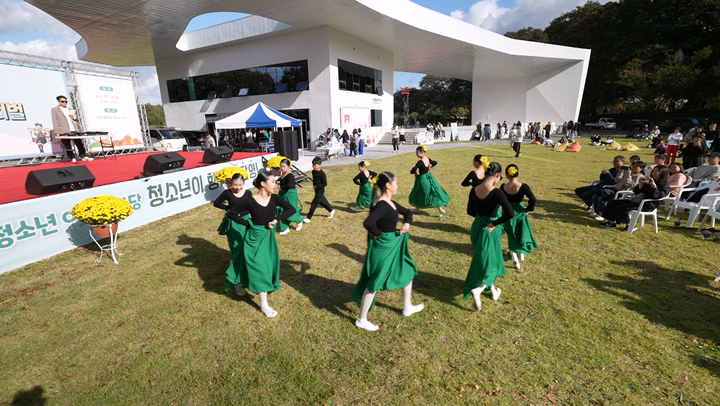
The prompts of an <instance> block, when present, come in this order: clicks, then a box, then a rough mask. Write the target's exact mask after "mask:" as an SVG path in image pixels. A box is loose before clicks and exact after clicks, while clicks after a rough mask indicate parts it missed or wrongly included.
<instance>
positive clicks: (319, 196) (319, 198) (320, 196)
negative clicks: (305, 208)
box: [307, 192, 333, 219]
mask: <svg viewBox="0 0 720 406" xmlns="http://www.w3.org/2000/svg"><path fill="white" fill-rule="evenodd" d="M318 205H320V206H322V207H323V208H324V209H325V210H327V211H332V210H333V208H332V206H330V203H328V201H327V199H326V198H325V192H320V193H318V192H315V197H313V200H312V203H310V211H309V212H308V215H307V218H308V219H311V218H312V216H313V214H314V213H315V209H317V207H318Z"/></svg>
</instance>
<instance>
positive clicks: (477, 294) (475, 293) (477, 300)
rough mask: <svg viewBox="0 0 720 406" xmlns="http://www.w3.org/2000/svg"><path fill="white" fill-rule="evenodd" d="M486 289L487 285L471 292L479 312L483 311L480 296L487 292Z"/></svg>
mask: <svg viewBox="0 0 720 406" xmlns="http://www.w3.org/2000/svg"><path fill="white" fill-rule="evenodd" d="M486 287H487V285H482V286H480V287H477V288H475V289H473V290H471V291H470V293H472V295H473V300H474V301H475V307H476V308H477V309H478V310H480V309H482V303H481V302H480V294H481V293H482V292H483V290H485V288H486Z"/></svg>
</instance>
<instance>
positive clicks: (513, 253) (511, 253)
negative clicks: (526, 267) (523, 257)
mask: <svg viewBox="0 0 720 406" xmlns="http://www.w3.org/2000/svg"><path fill="white" fill-rule="evenodd" d="M510 256H512V260H513V262H514V263H515V268H517V269H520V260H518V254H517V253H516V252H515V251H510Z"/></svg>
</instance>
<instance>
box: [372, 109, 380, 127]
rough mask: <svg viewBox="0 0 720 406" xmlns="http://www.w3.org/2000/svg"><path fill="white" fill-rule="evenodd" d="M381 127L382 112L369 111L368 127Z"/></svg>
mask: <svg viewBox="0 0 720 406" xmlns="http://www.w3.org/2000/svg"><path fill="white" fill-rule="evenodd" d="M381 126H382V110H370V127H381Z"/></svg>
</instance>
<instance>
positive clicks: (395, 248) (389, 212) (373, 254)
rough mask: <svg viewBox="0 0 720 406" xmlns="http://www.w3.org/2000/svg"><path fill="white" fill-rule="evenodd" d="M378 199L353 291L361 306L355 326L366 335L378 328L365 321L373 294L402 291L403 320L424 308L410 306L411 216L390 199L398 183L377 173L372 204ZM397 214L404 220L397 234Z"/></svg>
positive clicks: (412, 263) (414, 272) (368, 222)
mask: <svg viewBox="0 0 720 406" xmlns="http://www.w3.org/2000/svg"><path fill="white" fill-rule="evenodd" d="M378 191H380V197H379V198H378V199H377V202H376V203H374V204H373V205H371V206H370V214H369V215H368V217H367V219H365V222H364V223H363V225H364V226H365V228H366V229H367V230H368V248H367V254H366V255H365V264H364V265H363V269H362V273H361V274H360V280H359V281H358V283H357V285H355V288H354V289H353V291H352V296H353V298H354V299H355V302H356V303H357V304H358V306H360V315H359V316H358V318H357V320H355V325H356V326H357V327H360V328H362V329H365V330H368V331H375V330H377V329H378V326H377V325H375V324H373V323H371V322H370V321H368V319H367V314H368V312H369V311H370V309H372V307H373V305H374V304H375V293H376V292H377V291H379V290H394V289H400V288H402V290H403V302H404V307H403V311H402V313H403V316H410V315H412V314H414V313H417V312H419V311H421V310H422V309H423V308H424V307H425V305H423V304H419V305H413V304H412V281H413V278H414V277H415V275H417V268H416V267H415V261H413V259H412V257H411V256H410V251H409V250H408V236H409V234H408V231H409V230H410V224H411V223H412V212H411V211H410V210H408V209H406V208H404V207H402V206H400V205H399V204H398V203H397V202H396V201H394V200H392V197H393V196H394V195H395V194H396V193H397V191H398V183H397V179H396V178H395V176H394V175H393V174H392V173H390V172H380V174H379V175H378V176H377V182H376V184H375V187H374V188H373V201H374V200H375V196H376V195H377V192H378ZM398 214H401V215H402V216H403V225H402V227H401V228H400V229H399V230H398V229H397V228H396V227H397V221H398V217H399V216H398Z"/></svg>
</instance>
